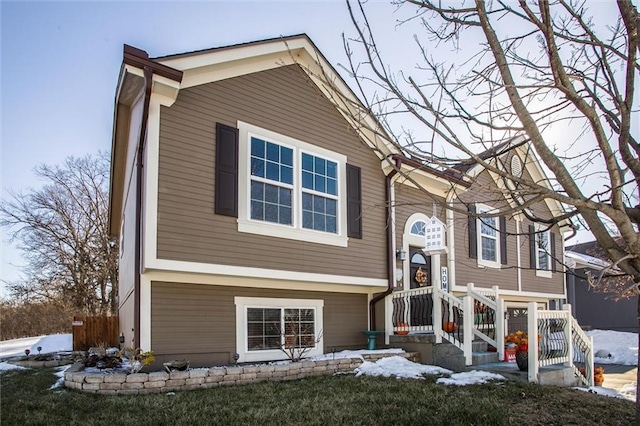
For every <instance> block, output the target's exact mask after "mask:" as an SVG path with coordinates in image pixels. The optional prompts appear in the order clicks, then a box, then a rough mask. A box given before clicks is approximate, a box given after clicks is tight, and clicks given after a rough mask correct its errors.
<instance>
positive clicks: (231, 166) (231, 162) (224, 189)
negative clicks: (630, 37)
mask: <svg viewBox="0 0 640 426" xmlns="http://www.w3.org/2000/svg"><path fill="white" fill-rule="evenodd" d="M215 190H216V194H215V213H216V214H220V215H224V216H233V217H238V129H236V128H234V127H230V126H226V125H224V124H221V123H216V188H215Z"/></svg>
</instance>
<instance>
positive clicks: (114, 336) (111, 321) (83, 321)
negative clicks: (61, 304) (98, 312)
mask: <svg viewBox="0 0 640 426" xmlns="http://www.w3.org/2000/svg"><path fill="white" fill-rule="evenodd" d="M99 345H106V346H107V347H118V346H119V341H118V317H117V316H115V317H77V316H74V317H73V350H74V351H86V350H87V349H89V348H90V347H92V346H99Z"/></svg>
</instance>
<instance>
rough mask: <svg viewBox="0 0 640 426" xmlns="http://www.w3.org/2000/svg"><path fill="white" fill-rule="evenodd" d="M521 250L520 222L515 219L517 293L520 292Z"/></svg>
mask: <svg viewBox="0 0 640 426" xmlns="http://www.w3.org/2000/svg"><path fill="white" fill-rule="evenodd" d="M520 256H521V250H520V221H519V220H517V219H516V258H517V267H516V270H517V271H518V274H517V276H518V291H522V259H521V258H520Z"/></svg>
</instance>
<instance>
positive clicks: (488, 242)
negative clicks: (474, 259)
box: [476, 204, 500, 268]
mask: <svg viewBox="0 0 640 426" xmlns="http://www.w3.org/2000/svg"><path fill="white" fill-rule="evenodd" d="M476 212H477V213H478V214H481V213H495V212H496V210H495V209H493V208H492V207H489V206H487V205H484V204H476ZM476 232H477V238H476V240H477V245H478V265H479V266H486V267H489V268H500V221H499V220H498V218H497V217H478V218H477V219H476Z"/></svg>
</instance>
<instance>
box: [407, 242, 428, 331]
mask: <svg viewBox="0 0 640 426" xmlns="http://www.w3.org/2000/svg"><path fill="white" fill-rule="evenodd" d="M409 262H410V263H409V265H410V267H409V272H410V274H409V277H410V281H409V283H410V286H411V288H420V287H427V286H430V285H431V257H430V256H426V255H425V254H424V252H423V251H422V250H421V249H419V248H417V247H409ZM432 317H433V296H432V295H431V294H421V295H418V296H412V297H411V325H412V326H425V325H433V319H432Z"/></svg>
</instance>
